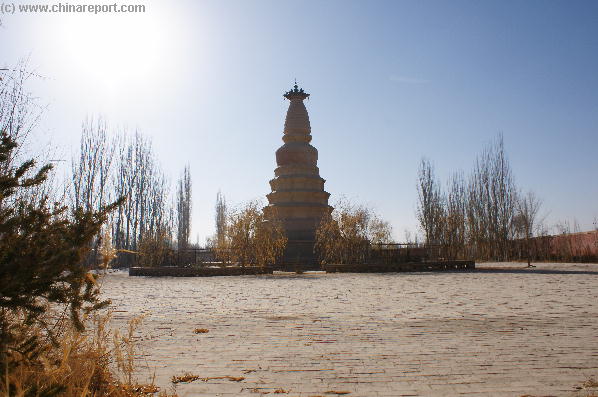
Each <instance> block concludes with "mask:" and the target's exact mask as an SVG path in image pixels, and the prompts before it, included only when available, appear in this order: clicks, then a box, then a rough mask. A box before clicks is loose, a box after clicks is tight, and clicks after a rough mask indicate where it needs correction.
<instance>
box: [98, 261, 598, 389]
mask: <svg viewBox="0 0 598 397" xmlns="http://www.w3.org/2000/svg"><path fill="white" fill-rule="evenodd" d="M491 266H501V265H500V264H491ZM537 266H538V267H537V268H536V269H544V270H545V269H549V270H550V269H567V270H569V269H575V270H581V271H585V272H586V273H585V274H538V273H529V274H522V273H501V274H495V273H481V272H480V273H475V272H474V273H458V272H456V273H421V274H417V273H401V274H317V275H310V274H304V275H296V276H289V275H285V276H277V275H274V276H267V275H266V276H241V277H208V278H144V277H128V276H127V275H126V274H125V273H120V272H118V273H112V274H109V275H107V276H106V278H105V281H104V285H103V294H104V295H105V296H106V297H108V298H110V299H111V300H112V302H113V306H114V308H115V309H117V310H119V312H117V313H115V315H114V317H113V318H114V323H115V325H117V326H124V323H125V322H126V321H127V319H129V318H131V317H132V316H135V315H140V314H146V315H147V316H146V317H145V319H144V321H143V324H142V326H141V328H140V329H139V331H138V347H139V349H138V357H137V358H138V359H137V362H138V364H139V366H138V368H139V372H138V377H139V378H140V380H141V379H143V378H144V377H147V376H150V375H152V374H155V376H156V381H157V383H158V384H159V385H160V386H161V387H162V388H164V390H171V388H172V385H171V384H170V378H171V377H172V376H173V375H180V374H182V373H184V372H190V373H193V374H197V375H199V376H201V377H218V376H233V377H240V376H242V377H245V379H244V380H242V381H240V382H235V381H231V380H228V379H218V380H208V381H206V382H203V381H195V382H191V383H189V384H179V385H177V387H176V391H177V392H178V393H179V395H181V396H194V395H206V396H218V395H221V396H233V395H234V396H259V395H268V396H289V397H290V396H316V395H318V396H325V397H330V396H334V395H333V394H324V393H325V392H326V391H349V392H351V394H349V395H348V396H350V397H354V396H364V397H366V396H367V397H370V396H521V395H523V394H532V395H538V396H540V395H554V396H573V395H575V389H574V387H575V386H577V385H580V384H581V383H582V382H583V381H585V380H587V379H588V378H590V377H592V376H593V377H594V378H598V300H597V299H596V291H598V275H597V274H592V273H589V272H597V273H598V265H563V264H539V265H537ZM195 328H207V329H208V330H209V333H206V334H194V333H193V330H194V329H195ZM277 389H284V390H285V391H290V392H289V393H288V394H283V393H278V394H275V393H274V391H276V390H277ZM265 393H268V394H265ZM579 395H582V394H579Z"/></svg>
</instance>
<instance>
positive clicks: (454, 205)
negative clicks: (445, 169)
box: [442, 172, 467, 259]
mask: <svg viewBox="0 0 598 397" xmlns="http://www.w3.org/2000/svg"><path fill="white" fill-rule="evenodd" d="M448 189H449V190H448V193H447V195H446V200H445V207H446V208H445V210H444V214H445V219H444V221H443V222H442V223H443V225H444V228H443V234H444V235H443V238H442V241H443V245H444V247H445V248H444V251H445V253H446V256H447V257H448V258H449V259H457V258H463V257H465V256H466V254H465V247H466V243H467V185H466V182H465V177H464V176H463V173H462V172H456V173H455V174H453V175H452V177H451V179H450V180H449V184H448Z"/></svg>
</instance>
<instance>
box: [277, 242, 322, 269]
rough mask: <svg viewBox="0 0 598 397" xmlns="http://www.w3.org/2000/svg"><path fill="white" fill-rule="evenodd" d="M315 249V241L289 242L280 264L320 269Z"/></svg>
mask: <svg viewBox="0 0 598 397" xmlns="http://www.w3.org/2000/svg"><path fill="white" fill-rule="evenodd" d="M314 247H315V241H313V240H288V241H287V246H286V248H285V251H284V254H283V256H282V259H281V260H280V261H279V264H281V265H283V266H285V265H286V266H288V265H291V266H300V267H302V268H303V267H309V268H312V267H314V268H319V266H318V260H317V256H316V254H315V252H314Z"/></svg>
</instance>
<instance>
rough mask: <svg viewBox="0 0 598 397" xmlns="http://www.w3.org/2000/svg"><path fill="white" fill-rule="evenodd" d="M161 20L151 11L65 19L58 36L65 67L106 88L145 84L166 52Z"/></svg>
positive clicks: (159, 67)
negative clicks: (64, 56)
mask: <svg viewBox="0 0 598 397" xmlns="http://www.w3.org/2000/svg"><path fill="white" fill-rule="evenodd" d="M160 22H162V23H163V21H159V20H156V19H155V18H153V17H152V15H151V14H150V13H139V14H126V15H125V14H104V15H76V16H74V17H70V18H68V19H67V20H65V23H64V24H62V25H61V29H62V32H61V33H62V34H61V35H60V36H61V37H62V38H61V44H62V45H61V46H62V49H63V50H64V51H65V55H66V57H67V58H68V59H69V61H70V62H71V64H70V65H69V66H70V67H69V68H68V69H70V70H71V71H73V72H74V73H77V74H79V76H80V77H85V78H86V79H90V80H91V81H90V82H91V83H92V84H94V85H96V86H97V85H101V86H102V87H103V88H104V89H108V90H114V89H117V90H118V89H119V88H124V87H128V88H135V87H136V86H143V85H144V84H147V83H148V81H150V79H151V77H152V75H153V74H156V73H158V71H159V70H160V69H161V68H162V66H161V65H160V62H163V56H164V55H165V53H167V52H168V51H167V45H168V42H167V40H168V37H167V35H166V34H165V32H166V31H167V29H165V27H164V25H163V24H161V23H160Z"/></svg>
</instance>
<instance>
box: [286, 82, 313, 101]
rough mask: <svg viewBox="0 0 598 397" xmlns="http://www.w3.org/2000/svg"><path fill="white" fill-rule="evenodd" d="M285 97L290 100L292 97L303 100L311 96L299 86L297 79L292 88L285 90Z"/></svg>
mask: <svg viewBox="0 0 598 397" xmlns="http://www.w3.org/2000/svg"><path fill="white" fill-rule="evenodd" d="M283 97H285V98H286V99H288V100H289V101H290V100H291V99H301V100H304V99H305V98H308V97H309V94H308V93H307V92H305V91H303V88H299V86H298V85H297V79H295V85H294V86H293V88H292V89H290V90H289V91H287V92H285V93H284V94H283Z"/></svg>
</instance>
